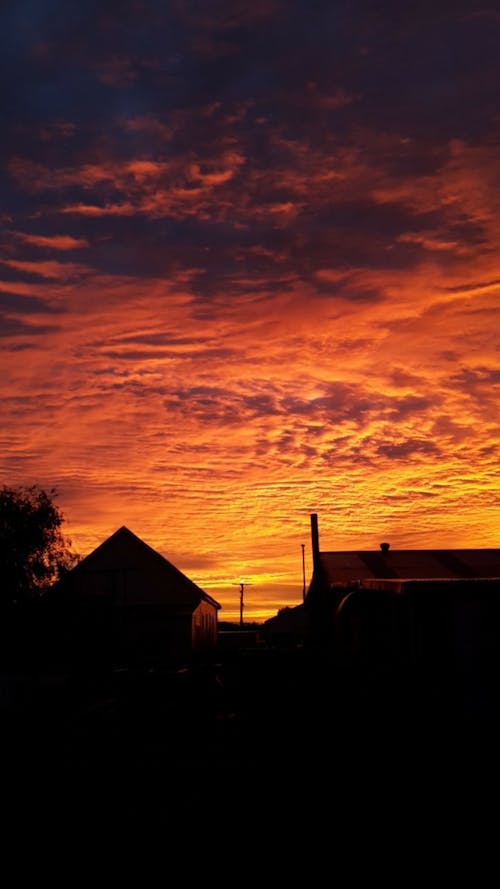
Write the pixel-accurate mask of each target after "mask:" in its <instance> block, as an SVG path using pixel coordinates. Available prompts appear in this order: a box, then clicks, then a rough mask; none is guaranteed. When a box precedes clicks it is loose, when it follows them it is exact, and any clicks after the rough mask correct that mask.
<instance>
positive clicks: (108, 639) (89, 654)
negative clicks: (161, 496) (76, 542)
mask: <svg viewBox="0 0 500 889" xmlns="http://www.w3.org/2000/svg"><path fill="white" fill-rule="evenodd" d="M51 606H52V611H53V613H54V615H55V616H56V619H57V626H58V628H59V632H60V636H61V642H62V645H63V647H65V648H66V650H67V651H68V650H69V654H70V657H71V658H72V659H75V658H77V659H78V658H81V659H82V660H87V659H90V660H99V659H100V660H103V661H105V662H107V661H112V662H114V663H123V664H137V663H138V664H161V663H165V662H172V661H182V660H184V659H186V658H189V657H191V656H192V655H193V654H195V653H198V652H203V651H207V650H211V649H214V648H215V646H216V643H217V614H218V610H219V608H220V605H219V603H218V602H216V601H215V600H214V599H212V598H211V596H209V595H207V593H205V592H204V591H203V590H202V589H200V587H198V586H197V585H196V584H195V583H193V581H191V580H190V579H189V578H188V577H186V575H185V574H183V573H182V572H181V571H179V570H178V569H177V568H176V567H175V566H174V565H172V564H171V563H170V562H169V561H168V560H167V559H166V558H164V557H163V556H162V555H160V553H158V552H156V550H154V549H152V548H151V547H150V546H148V544H146V543H144V542H143V541H142V540H141V539H140V538H139V537H137V536H136V535H135V534H133V533H132V531H129V529H128V528H126V527H125V526H123V527H121V528H120V529H119V530H118V531H116V532H115V533H114V534H112V535H111V537H109V538H108V539H107V540H105V541H104V543H101V545H100V546H98V547H97V549H95V550H94V551H93V552H91V553H90V554H89V555H88V556H86V558H84V559H83V560H82V561H81V562H80V563H79V564H78V565H77V566H76V567H75V568H74V569H73V570H72V571H71V572H69V574H68V575H67V576H66V577H65V578H64V580H63V581H62V582H60V583H59V584H57V585H56V587H55V588H54V590H53V593H52V596H51Z"/></svg>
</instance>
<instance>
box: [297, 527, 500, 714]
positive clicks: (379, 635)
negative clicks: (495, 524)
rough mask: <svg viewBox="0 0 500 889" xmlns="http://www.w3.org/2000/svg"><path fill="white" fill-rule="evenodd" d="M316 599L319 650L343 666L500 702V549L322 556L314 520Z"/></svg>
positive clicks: (312, 608)
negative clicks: (409, 674)
mask: <svg viewBox="0 0 500 889" xmlns="http://www.w3.org/2000/svg"><path fill="white" fill-rule="evenodd" d="M311 541H312V554H313V574H312V579H311V582H310V585H309V588H308V591H307V594H306V600H305V605H306V608H307V610H308V613H309V618H310V623H311V628H312V632H313V638H314V639H315V641H316V644H317V645H319V646H320V647H322V648H323V649H324V650H328V651H330V652H331V653H332V655H333V656H334V657H335V658H336V660H337V662H339V663H341V664H342V665H344V666H345V665H350V666H352V665H355V666H356V667H360V666H362V667H363V668H364V669H366V670H373V669H382V670H383V669H386V668H393V667H397V668H398V669H401V668H408V669H410V670H412V669H415V668H416V670H417V671H418V673H419V675H424V674H425V675H426V676H433V677H434V678H435V677H437V676H438V677H439V678H440V681H442V680H443V679H444V677H448V678H449V679H450V681H452V682H453V683H455V684H456V683H457V682H459V683H460V684H461V688H462V692H461V693H463V694H464V695H466V694H471V695H472V696H476V697H477V695H478V689H481V694H482V693H483V691H484V690H485V689H486V690H488V689H489V691H486V696H487V697H489V699H490V700H491V699H492V697H495V696H496V695H497V693H498V689H497V687H496V680H495V686H494V690H492V685H491V683H492V681H493V677H495V676H496V675H500V549H432V550H429V549H427V550H397V549H392V548H391V546H390V544H389V543H385V542H384V543H381V544H380V547H379V549H378V550H373V551H366V550H363V551H361V550H353V551H332V550H321V549H320V544H319V532H318V517H317V515H316V514H312V515H311Z"/></svg>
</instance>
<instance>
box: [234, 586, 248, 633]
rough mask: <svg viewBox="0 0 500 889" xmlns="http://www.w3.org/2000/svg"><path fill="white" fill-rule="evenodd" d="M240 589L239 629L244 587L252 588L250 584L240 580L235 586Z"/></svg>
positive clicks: (241, 619)
mask: <svg viewBox="0 0 500 889" xmlns="http://www.w3.org/2000/svg"><path fill="white" fill-rule="evenodd" d="M236 585H237V586H239V588H240V627H242V626H243V593H244V592H245V587H246V586H252V584H251V583H248V582H247V583H245V581H244V580H241V581H240V582H239V583H238V584H236Z"/></svg>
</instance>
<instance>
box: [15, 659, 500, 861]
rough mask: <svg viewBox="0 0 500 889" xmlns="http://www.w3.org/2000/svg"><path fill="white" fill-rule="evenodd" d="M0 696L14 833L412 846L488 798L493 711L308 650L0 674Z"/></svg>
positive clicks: (454, 831) (465, 826)
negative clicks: (150, 666) (166, 664)
mask: <svg viewBox="0 0 500 889" xmlns="http://www.w3.org/2000/svg"><path fill="white" fill-rule="evenodd" d="M2 694H3V697H2V704H3V707H2V714H3V742H4V753H3V765H4V782H3V783H4V792H3V800H4V813H7V815H8V818H9V820H11V821H12V823H16V824H22V825H23V829H24V830H26V829H29V828H37V827H38V826H40V825H47V824H50V826H51V830H52V831H53V833H54V836H60V835H61V832H64V831H65V830H68V828H69V827H70V828H71V831H73V832H77V833H80V834H81V832H82V831H83V832H84V833H86V832H88V831H89V830H90V831H92V832H95V831H98V832H100V833H101V836H102V835H104V836H106V835H108V833H109V831H111V830H112V831H118V833H120V832H121V833H122V835H127V836H129V835H130V834H133V833H134V831H140V832H141V833H143V832H144V831H146V832H158V831H159V832H160V833H161V835H162V836H163V837H164V840H165V841H167V839H168V842H169V843H170V844H173V846H174V847H175V843H176V842H177V839H176V838H178V839H179V841H180V839H181V838H182V839H184V840H185V837H186V833H188V834H189V836H190V837H192V839H193V842H194V844H195V846H196V842H197V841H195V838H196V837H198V838H199V837H200V836H201V835H203V837H204V840H205V841H206V840H207V839H210V840H212V841H213V842H214V843H216V844H217V846H218V847H220V846H223V847H224V846H227V844H228V843H229V842H232V843H233V849H234V848H235V847H234V843H236V844H237V847H238V848H239V846H241V848H243V847H245V848H246V849H254V851H255V852H257V851H258V850H259V849H262V848H263V847H264V848H265V847H269V846H271V847H273V848H275V849H276V848H281V846H282V844H283V843H285V844H286V846H287V848H288V853H287V854H290V853H291V852H293V854H299V852H301V853H302V855H303V854H304V848H307V849H309V850H310V852H311V854H312V853H313V850H314V848H316V844H319V845H320V847H321V849H322V850H323V854H326V853H327V852H328V850H329V849H330V845H331V844H332V843H333V845H334V846H335V847H336V848H337V850H338V849H340V848H345V847H346V845H347V846H348V847H351V846H352V845H353V843H354V844H355V843H356V842H358V840H359V841H361V839H363V842H366V840H367V838H368V837H373V836H377V837H378V838H379V843H380V842H385V843H387V844H388V845H389V846H391V845H393V844H394V843H397V844H399V846H400V847H401V843H403V844H405V845H406V843H410V847H411V848H413V850H414V853H415V852H416V851H417V850H418V848H420V847H422V845H423V846H424V847H425V848H427V849H428V847H429V844H434V843H436V844H437V843H438V841H439V842H440V843H441V849H442V848H443V843H445V842H448V841H451V840H450V838H453V837H454V842H456V841H457V837H458V836H459V835H460V836H462V834H463V832H464V831H465V833H467V832H469V833H470V832H471V831H473V830H474V829H475V828H476V827H477V824H478V821H479V820H481V819H482V817H483V815H484V813H486V812H488V811H489V810H490V808H491V806H496V796H497V792H498V774H497V768H498V767H497V759H498V734H499V733H498V729H497V725H496V717H495V714H494V713H493V714H492V713H491V711H488V712H487V713H486V714H485V713H484V712H483V711H482V710H481V708H480V706H478V707H477V708H474V706H469V707H468V709H467V711H466V712H465V711H464V709H463V707H458V706H456V702H454V701H452V702H451V703H450V700H449V699H447V698H446V696H443V694H442V692H441V691H440V693H439V694H436V695H434V696H433V694H432V690H431V688H430V686H429V685H427V686H426V688H425V691H423V690H422V689H416V688H415V687H414V685H412V683H411V682H409V679H408V677H401V676H391V675H389V674H388V675H385V676H383V677H381V676H377V677H374V676H373V675H370V672H369V671H367V672H365V673H364V674H363V675H362V676H354V675H353V674H352V673H351V674H349V675H348V674H344V675H341V674H340V672H339V671H338V670H334V669H332V668H331V666H330V665H329V664H328V663H326V662H325V661H324V660H322V659H321V658H318V657H316V656H313V655H312V654H311V653H310V652H307V651H305V650H297V651H292V652H290V651H288V652H279V651H271V650H267V651H266V650H255V651H247V652H233V653H231V654H229V655H226V656H224V657H223V658H219V659H218V660H217V661H216V662H211V663H198V664H194V665H189V666H186V667H177V668H175V669H164V670H139V669H127V670H125V669H124V670H115V671H105V672H101V673H98V672H95V673H92V672H85V673H81V674H77V673H76V672H73V673H71V674H50V673H32V674H30V675H26V674H24V675H22V674H18V675H16V676H14V675H4V677H3V686H2ZM485 822H486V819H485ZM444 827H446V829H444ZM103 832H104V834H103ZM325 837H326V838H327V839H326V840H325ZM231 838H232V839H231ZM305 838H308V844H309V845H307V846H306V847H304V841H305ZM325 841H326V846H325ZM297 844H298V845H297ZM311 844H312V845H311ZM294 850H295V852H294ZM317 851H318V850H317ZM317 851H316V853H314V854H317ZM421 851H422V850H421ZM414 853H412V854H414ZM328 854H329V853H328Z"/></svg>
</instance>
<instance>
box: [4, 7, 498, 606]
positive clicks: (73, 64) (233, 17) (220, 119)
mask: <svg viewBox="0 0 500 889" xmlns="http://www.w3.org/2000/svg"><path fill="white" fill-rule="evenodd" d="M499 46H500V11H499V7H498V5H497V4H496V3H494V2H488V0H484V2H482V0H478V2H474V0H467V2H463V0H432V2H430V0H420V2H416V3H411V4H407V3H401V2H398V0H392V2H389V0H387V2H385V0H382V2H375V0H359V2H355V0H353V2H348V0H252V2H239V0H171V2H167V0H78V2H76V0H4V2H3V3H2V5H1V7H0V67H1V74H0V125H1V133H2V137H1V140H0V156H1V163H0V226H1V238H0V336H1V344H2V348H1V352H0V371H1V375H0V410H1V415H0V420H1V422H0V442H1V444H0V482H1V483H2V484H5V485H7V486H9V487H10V486H19V485H32V484H37V485H39V486H41V487H43V488H45V489H52V488H55V489H56V491H57V500H56V502H57V505H58V506H59V508H60V510H61V511H62V513H63V514H64V517H65V520H66V521H65V524H64V526H63V529H64V531H65V533H66V534H68V535H69V537H70V538H71V540H72V542H73V546H74V548H75V549H76V550H77V551H78V552H79V553H81V554H82V555H86V554H88V553H89V552H90V551H91V550H92V549H94V548H95V547H96V546H97V545H98V544H99V543H101V542H102V541H103V540H104V539H106V538H107V537H108V536H109V535H110V534H112V533H113V532H114V531H116V530H117V529H118V528H119V527H121V526H122V525H126V526H127V527H128V528H130V530H131V531H133V532H134V533H135V534H137V535H138V536H139V537H141V538H142V539H143V540H144V541H145V542H146V543H148V544H150V545H151V546H153V547H154V548H155V549H157V550H158V551H159V552H161V553H162V554H163V555H164V556H166V558H167V559H169V560H170V561H171V562H173V564H175V565H176V566H177V567H178V568H179V569H180V570H182V571H183V572H184V573H186V574H187V575H188V576H189V577H190V578H191V579H192V580H193V581H194V582H195V583H197V584H198V585H199V586H201V587H202V588H203V589H204V590H206V592H208V593H209V594H210V595H211V596H213V597H214V598H215V599H216V600H217V601H218V602H219V603H220V604H221V606H222V608H221V611H220V612H219V618H220V619H221V620H234V619H237V617H238V614H239V592H240V583H241V581H242V580H243V581H244V583H245V584H246V587H245V605H244V609H245V610H244V615H245V619H246V620H248V621H250V620H259V621H260V620H263V619H264V618H266V617H269V616H272V615H273V614H276V612H277V610H278V609H280V608H283V607H286V606H290V607H291V606H294V605H297V604H300V602H301V601H302V598H303V582H304V575H305V577H306V582H307V583H308V582H309V580H310V577H311V573H312V558H311V545H310V514H311V513H316V514H317V515H318V523H319V536H320V547H321V548H322V549H324V550H335V549H338V550H344V549H353V550H356V549H378V547H379V543H380V541H384V540H387V541H389V542H390V543H391V547H392V548H408V549H412V548H415V549H418V548H433V547H439V548H455V547H457V548H460V547H497V546H500V540H499V527H500V522H499V518H500V512H499V506H500V484H499V465H500V461H499V438H500V436H499V426H500V423H499V420H500V409H499V408H500V399H499V383H500V360H499V344H500V333H499V331H500V323H499V322H500V257H499V243H500V240H499V235H500V206H499V204H500V200H499V196H500V150H499V148H500V139H499V118H500V105H499V96H500V61H499V59H500V57H499V53H498V47H499Z"/></svg>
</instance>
